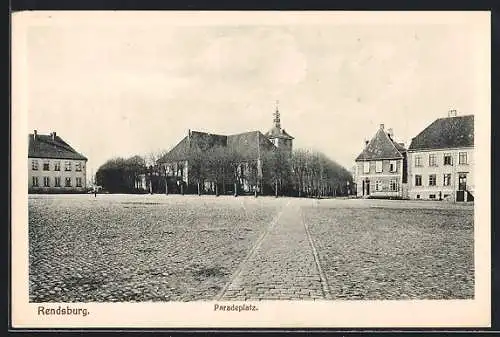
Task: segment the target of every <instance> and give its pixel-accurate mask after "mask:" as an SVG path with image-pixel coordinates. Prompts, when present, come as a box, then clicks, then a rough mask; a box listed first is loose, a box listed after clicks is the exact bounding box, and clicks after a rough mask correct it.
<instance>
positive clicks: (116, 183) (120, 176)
mask: <svg viewBox="0 0 500 337" xmlns="http://www.w3.org/2000/svg"><path fill="white" fill-rule="evenodd" d="M145 172H146V164H145V161H144V159H143V158H142V157H141V156H133V157H131V158H128V159H124V158H113V159H110V160H108V161H107V162H105V163H104V164H103V165H101V166H100V167H99V169H98V170H97V172H96V181H97V184H98V185H101V186H102V187H103V188H104V189H106V190H108V191H109V192H111V193H130V192H134V191H137V189H136V180H137V179H138V177H139V176H140V175H141V174H144V173H145Z"/></svg>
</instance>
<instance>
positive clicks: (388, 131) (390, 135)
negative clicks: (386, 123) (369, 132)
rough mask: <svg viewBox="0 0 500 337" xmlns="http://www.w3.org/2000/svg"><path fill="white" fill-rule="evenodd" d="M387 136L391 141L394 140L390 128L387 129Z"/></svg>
mask: <svg viewBox="0 0 500 337" xmlns="http://www.w3.org/2000/svg"><path fill="white" fill-rule="evenodd" d="M387 134H388V135H389V137H391V139H392V140H394V131H393V130H392V128H389V129H388V130H387Z"/></svg>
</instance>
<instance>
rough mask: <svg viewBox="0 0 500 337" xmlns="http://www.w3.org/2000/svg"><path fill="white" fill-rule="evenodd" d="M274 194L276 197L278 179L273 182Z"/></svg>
mask: <svg viewBox="0 0 500 337" xmlns="http://www.w3.org/2000/svg"><path fill="white" fill-rule="evenodd" d="M274 187H275V188H274V195H275V196H276V198H277V197H278V179H276V182H275V184H274Z"/></svg>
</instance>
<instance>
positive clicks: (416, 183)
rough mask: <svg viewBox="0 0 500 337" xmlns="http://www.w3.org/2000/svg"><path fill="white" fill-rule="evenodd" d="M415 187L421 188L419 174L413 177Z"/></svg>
mask: <svg viewBox="0 0 500 337" xmlns="http://www.w3.org/2000/svg"><path fill="white" fill-rule="evenodd" d="M415 186H422V176H421V175H420V174H417V175H415Z"/></svg>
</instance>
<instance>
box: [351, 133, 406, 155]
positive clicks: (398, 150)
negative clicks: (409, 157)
mask: <svg viewBox="0 0 500 337" xmlns="http://www.w3.org/2000/svg"><path fill="white" fill-rule="evenodd" d="M405 151H406V149H405V148H404V146H403V145H402V144H400V143H397V142H395V141H394V140H392V139H391V138H390V137H389V135H388V134H387V133H386V132H385V131H384V129H383V128H380V129H379V130H378V131H377V133H375V136H373V138H372V139H371V140H370V142H369V143H368V145H367V146H366V147H365V148H364V150H363V152H361V153H360V154H359V156H358V157H357V158H356V161H365V160H380V159H401V158H403V153H404V152H405Z"/></svg>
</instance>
